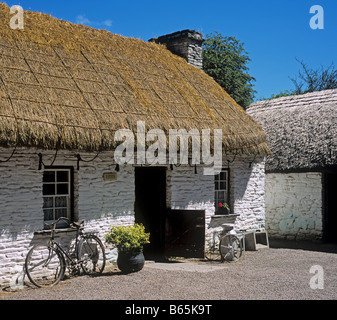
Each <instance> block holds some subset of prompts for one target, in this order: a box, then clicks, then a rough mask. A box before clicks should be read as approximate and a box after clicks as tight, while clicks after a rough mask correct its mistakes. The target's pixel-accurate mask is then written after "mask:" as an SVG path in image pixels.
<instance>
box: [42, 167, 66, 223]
mask: <svg viewBox="0 0 337 320" xmlns="http://www.w3.org/2000/svg"><path fill="white" fill-rule="evenodd" d="M71 173H72V172H71V169H46V170H45V171H44V173H43V213H44V221H45V222H46V223H48V221H49V222H52V221H55V220H57V219H58V218H60V217H66V218H69V219H71V211H72V210H71V207H72V205H71V203H72V201H71V200H72V199H71V198H72V197H71V195H72V181H71V180H72V179H71V176H72V175H71Z"/></svg>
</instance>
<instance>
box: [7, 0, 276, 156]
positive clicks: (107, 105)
mask: <svg viewBox="0 0 337 320" xmlns="http://www.w3.org/2000/svg"><path fill="white" fill-rule="evenodd" d="M10 18H11V16H10V14H9V7H7V6H6V5H5V4H0V99H1V100H0V145H1V146H5V147H9V146H27V147H39V148H44V149H54V148H62V149H71V150H72V149H77V150H88V151H89V150H90V151H96V150H109V149H111V148H114V147H115V146H116V143H115V142H114V135H115V132H116V130H119V129H121V128H129V129H132V130H134V131H135V130H136V125H137V121H145V122H146V125H147V129H152V128H158V129H163V130H164V131H165V132H167V131H168V129H170V128H173V129H182V128H184V129H186V130H190V129H191V128H197V129H199V130H200V131H201V129H203V128H209V129H223V135H224V137H223V142H224V147H225V150H226V151H228V152H243V153H250V154H265V153H266V152H268V151H269V149H268V146H267V145H266V142H265V134H264V132H263V130H262V129H261V127H260V126H259V125H258V124H257V123H256V122H255V121H254V120H252V119H251V117H249V116H248V115H247V114H246V113H245V112H244V111H243V110H242V109H241V107H239V106H238V105H237V104H236V103H235V102H234V100H233V99H231V97H230V96H229V95H228V94H227V93H226V92H225V91H224V90H223V89H222V88H221V87H220V86H219V85H218V84H217V83H216V82H215V81H213V80H212V79H211V78H210V77H208V76H207V75H206V74H205V73H204V72H203V71H201V70H198V69H197V68H195V67H193V66H190V65H189V64H188V63H187V62H186V61H185V60H184V59H182V58H180V57H178V56H175V55H173V54H172V53H170V52H169V51H168V50H167V49H166V48H165V47H164V46H162V45H158V44H155V43H146V42H144V41H142V40H138V39H133V38H126V37H122V36H119V35H114V34H111V33H110V32H108V31H105V30H95V29H93V28H89V27H85V26H82V25H76V24H72V23H69V22H66V21H61V20H58V19H55V18H53V17H51V16H49V15H46V14H41V13H35V12H29V11H25V14H24V18H25V20H24V23H25V24H24V30H12V29H10V27H9V21H10Z"/></svg>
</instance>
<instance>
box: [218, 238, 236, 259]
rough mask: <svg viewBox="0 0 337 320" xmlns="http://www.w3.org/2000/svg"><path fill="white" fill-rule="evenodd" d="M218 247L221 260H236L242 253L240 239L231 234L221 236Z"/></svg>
mask: <svg viewBox="0 0 337 320" xmlns="http://www.w3.org/2000/svg"><path fill="white" fill-rule="evenodd" d="M219 249H220V254H221V258H222V260H223V261H229V262H231V261H237V260H238V259H239V258H240V257H241V255H242V246H241V241H240V239H239V238H238V237H237V236H235V235H233V234H226V235H225V236H223V237H222V238H221V240H220V244H219Z"/></svg>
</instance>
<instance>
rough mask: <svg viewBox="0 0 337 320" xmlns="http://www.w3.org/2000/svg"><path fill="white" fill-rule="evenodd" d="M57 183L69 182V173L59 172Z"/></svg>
mask: <svg viewBox="0 0 337 320" xmlns="http://www.w3.org/2000/svg"><path fill="white" fill-rule="evenodd" d="M56 174H57V182H68V181H69V179H68V175H69V172H68V171H57V172H56Z"/></svg>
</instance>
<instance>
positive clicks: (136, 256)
mask: <svg viewBox="0 0 337 320" xmlns="http://www.w3.org/2000/svg"><path fill="white" fill-rule="evenodd" d="M144 264H145V257H144V255H143V253H142V252H140V253H130V252H124V251H120V252H118V258H117V266H118V269H119V270H121V271H122V272H123V273H131V272H137V271H140V270H142V269H143V267H144Z"/></svg>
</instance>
